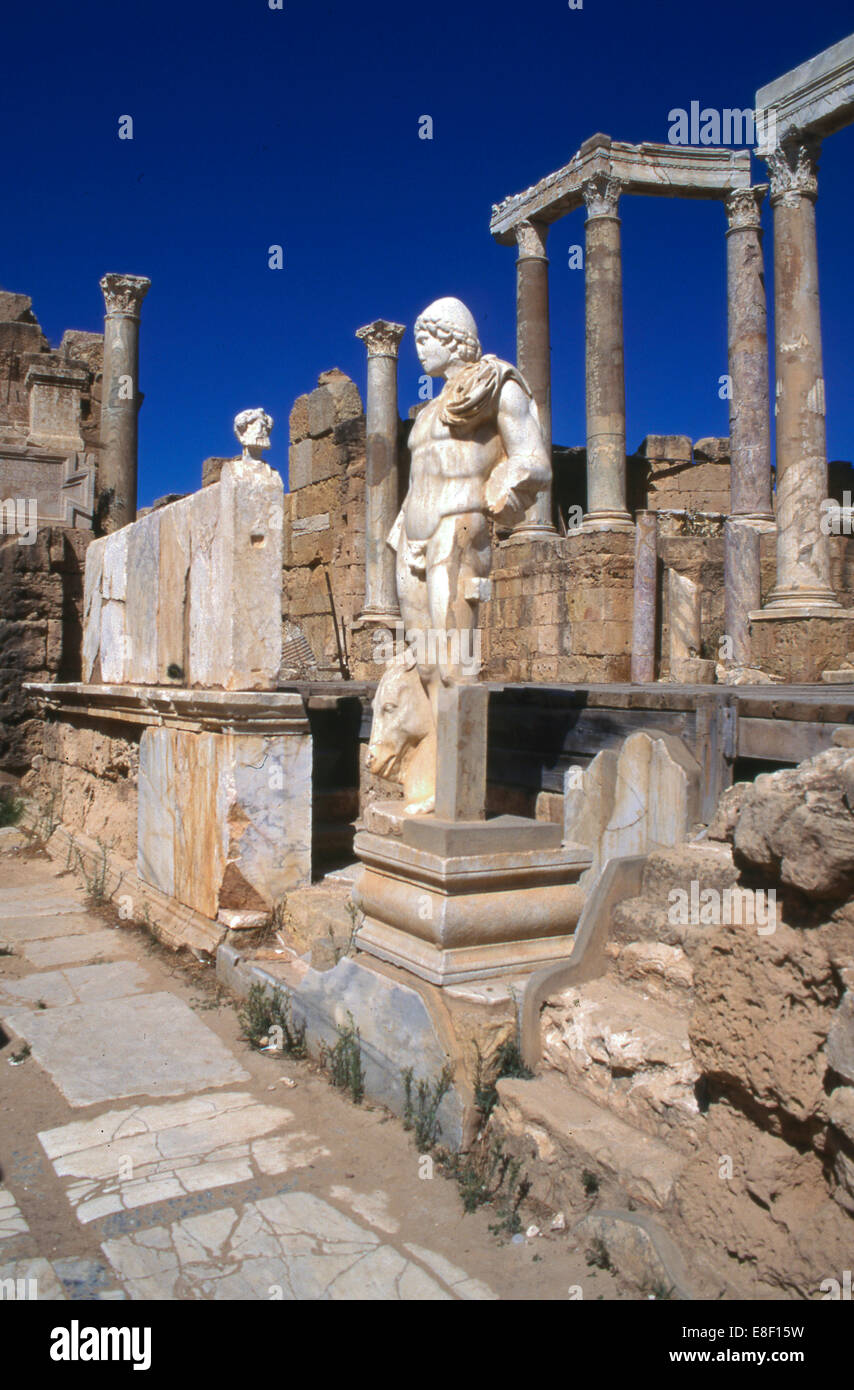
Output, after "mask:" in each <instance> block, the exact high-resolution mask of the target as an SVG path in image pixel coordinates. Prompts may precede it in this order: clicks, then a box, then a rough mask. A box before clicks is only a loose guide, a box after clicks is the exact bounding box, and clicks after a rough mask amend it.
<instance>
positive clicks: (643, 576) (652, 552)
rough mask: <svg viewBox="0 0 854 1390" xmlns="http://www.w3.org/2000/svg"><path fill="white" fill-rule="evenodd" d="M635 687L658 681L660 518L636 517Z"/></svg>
mask: <svg viewBox="0 0 854 1390" xmlns="http://www.w3.org/2000/svg"><path fill="white" fill-rule="evenodd" d="M635 523H636V530H635V576H634V608H633V613H632V673H631V680H632V684H633V685H634V684H636V683H637V684H646V683H648V682H650V681H654V680H655V614H656V606H657V598H658V514H657V513H656V512H647V511H642V512H638V513H637V515H636V517H635Z"/></svg>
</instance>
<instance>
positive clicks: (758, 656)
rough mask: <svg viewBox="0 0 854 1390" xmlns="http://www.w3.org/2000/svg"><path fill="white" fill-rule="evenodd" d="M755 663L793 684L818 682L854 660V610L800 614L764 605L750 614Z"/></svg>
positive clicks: (752, 656)
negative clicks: (778, 610)
mask: <svg viewBox="0 0 854 1390" xmlns="http://www.w3.org/2000/svg"><path fill="white" fill-rule="evenodd" d="M750 652H751V661H752V665H753V666H756V667H758V668H759V669H760V670H762V671H764V672H766V674H767V675H769V676H777V677H778V678H779V679H780V680H782V681H787V682H791V683H792V684H795V685H797V684H799V683H808V684H812V683H813V682H818V681H820V680H821V678H822V673H823V672H824V671H828V670H830V671H836V670H839V669H841V668H843V667H845V666H846V665H847V662H848V661H849V660H854V612H849V611H847V610H845V609H843V608H839V609H837V610H836V611H834V610H833V609H831V610H829V611H827V612H824V613H811V614H808V615H806V616H799V615H798V614H797V613H795V614H791V613H786V612H776V613H775V612H772V611H771V609H770V608H768V607H766V608H763V609H762V611H761V612H759V613H751V614H750Z"/></svg>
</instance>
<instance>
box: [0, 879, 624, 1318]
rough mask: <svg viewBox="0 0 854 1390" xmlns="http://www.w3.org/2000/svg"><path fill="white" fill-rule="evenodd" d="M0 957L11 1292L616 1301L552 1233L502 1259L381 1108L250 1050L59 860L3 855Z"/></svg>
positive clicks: (481, 1215)
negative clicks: (92, 903)
mask: <svg viewBox="0 0 854 1390" xmlns="http://www.w3.org/2000/svg"><path fill="white" fill-rule="evenodd" d="M0 943H5V946H6V948H7V951H8V953H6V954H3V955H0V1023H1V1024H2V1029H3V1033H4V1035H5V1045H4V1046H2V1049H0V1115H1V1116H2V1126H0V1167H2V1177H1V1178H0V1281H9V1280H14V1281H16V1283H15V1294H16V1296H17V1297H28V1296H29V1297H32V1296H37V1297H39V1298H41V1299H63V1298H68V1299H120V1298H132V1299H152V1298H169V1299H339V1298H340V1299H348V1298H359V1299H444V1300H448V1299H451V1300H453V1299H494V1298H498V1297H523V1298H543V1297H545V1298H567V1297H568V1296H572V1295H571V1294H568V1288H569V1286H571V1285H576V1286H577V1285H579V1284H580V1283H581V1282H582V1281H584V1283H585V1294H584V1296H585V1297H594V1298H595V1297H597V1295H598V1296H602V1295H604V1296H605V1297H613V1296H614V1289H613V1287H612V1285H611V1279H610V1276H609V1275H608V1274H607V1273H605V1272H602V1271H599V1272H591V1270H590V1269H589V1268H587V1267H586V1265H585V1262H584V1259H583V1252H580V1251H574V1250H573V1249H571V1248H570V1247H569V1245H568V1242H567V1237H566V1236H565V1235H562V1236H560V1237H559V1236H558V1235H555V1236H554V1237H546V1238H539V1239H536V1240H535V1239H533V1238H532V1239H531V1240H525V1241H524V1242H523V1243H521V1244H520V1243H518V1242H517V1243H516V1244H513V1243H510V1242H505V1243H503V1244H502V1243H499V1241H498V1240H497V1239H496V1237H495V1235H493V1234H490V1232H489V1229H488V1227H489V1223H490V1221H494V1220H495V1213H494V1212H489V1211H479V1212H477V1213H474V1214H471V1215H467V1216H466V1215H464V1214H463V1212H462V1207H461V1204H460V1199H459V1194H458V1191H457V1189H456V1186H455V1184H453V1183H451V1182H448V1181H446V1180H444V1179H442V1178H440V1177H438V1176H434V1177H433V1178H432V1179H431V1180H425V1177H424V1165H423V1162H421V1161H419V1155H418V1154H417V1153H416V1152H415V1149H414V1147H413V1145H412V1141H411V1138H410V1137H409V1136H408V1135H406V1134H405V1132H404V1131H403V1129H402V1127H401V1126H400V1124H399V1122H398V1121H396V1120H394V1119H393V1118H391V1117H389V1116H388V1115H387V1114H386V1113H385V1112H384V1111H381V1110H380V1109H378V1108H372V1107H370V1106H361V1107H358V1108H357V1107H355V1106H353V1105H352V1104H351V1103H350V1101H349V1100H348V1099H346V1098H345V1097H344V1096H343V1095H341V1094H340V1093H338V1092H335V1091H334V1090H333V1089H332V1088H331V1087H330V1086H329V1083H328V1081H327V1080H326V1078H325V1077H324V1076H323V1075H322V1074H320V1073H319V1072H318V1071H317V1069H316V1068H314V1067H312V1066H311V1065H309V1064H307V1063H301V1062H295V1061H293V1060H290V1059H287V1058H284V1059H283V1058H282V1057H280V1056H277V1057H270V1056H265V1055H263V1054H259V1053H254V1052H251V1051H250V1050H249V1049H248V1048H247V1047H246V1046H245V1044H243V1043H242V1042H241V1041H240V1038H239V1029H238V1026H237V1021H236V1014H235V1008H234V1001H232V1000H230V999H229V998H225V999H222V998H220V997H218V995H217V993H216V991H215V986H214V985H213V968H212V967H211V966H210V965H207V966H202V965H200V966H199V967H198V970H197V972H196V977H195V978H194V977H193V975H192V973H191V972H190V971H188V970H187V969H186V968H185V967H184V966H183V965H181V964H179V962H178V961H177V959H176V958H174V957H171V956H170V955H169V954H168V953H166V952H164V951H163V950H162V949H161V948H159V947H157V946H156V945H154V944H153V943H152V942H151V939H150V938H149V937H148V936H147V934H146V933H145V932H144V931H143V930H142V929H140V928H136V927H134V928H127V927H122V926H116V927H110V926H108V925H105V922H104V920H103V918H102V917H101V916H97V915H94V914H92V913H91V912H88V911H87V910H86V908H85V905H84V901H83V897H82V894H81V892H80V891H79V889H78V887H77V884H76V881H75V879H74V878H73V877H72V876H71V875H70V874H67V873H64V872H63V871H62V867H61V865H58V864H55V863H51V862H50V861H48V860H47V859H44V858H29V859H24V858H22V857H21V856H20V855H11V854H8V853H7V854H0ZM204 971H207V972H208V974H209V977H210V983H208V982H202V981H200V979H199V973H200V972H204ZM203 984H204V987H202V985H203ZM3 1041H4V1039H1V1038H0V1042H3ZM22 1054H27V1055H24V1056H22ZM16 1059H19V1060H16ZM597 1273H598V1277H597ZM594 1279H595V1280H596V1283H593V1282H591V1281H592V1280H594ZM597 1285H598V1287H597ZM4 1290H5V1296H6V1297H9V1296H10V1294H11V1290H12V1286H11V1285H9V1284H8V1283H7V1284H5V1285H4V1284H2V1283H0V1296H3V1291H4ZM575 1296H576V1297H577V1294H576V1295H575Z"/></svg>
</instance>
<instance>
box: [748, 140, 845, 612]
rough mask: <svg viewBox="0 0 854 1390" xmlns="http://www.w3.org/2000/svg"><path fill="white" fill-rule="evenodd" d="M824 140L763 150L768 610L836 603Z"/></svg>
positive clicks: (833, 606) (835, 605)
mask: <svg viewBox="0 0 854 1390" xmlns="http://www.w3.org/2000/svg"><path fill="white" fill-rule="evenodd" d="M817 159H818V143H817V142H815V141H802V142H798V141H793V142H788V141H787V142H786V143H785V144H784V145H783V146H778V148H777V149H776V150H774V151H773V153H772V154H770V155H768V156H767V157H766V161H765V162H766V163H767V165H768V171H769V174H770V178H771V206H772V207H773V209H774V321H775V333H776V343H775V363H776V367H775V375H776V379H777V380H776V397H777V411H776V413H777V582H776V584H775V586H774V589H773V590H772V592H771V594H770V595H769V597H768V602H767V604H766V607H765V610H764V611H765V612H766V613H767V614H768V615H769V616H772V615H773V616H777V615H779V616H785V615H786V614H789V615H791V616H793V617H794V616H804V617H809V616H811V615H812V614H813V613H822V612H825V611H826V610H828V609H839V604H838V603H837V602H836V599H835V597H834V593H833V590H832V589H831V587H830V546H829V543H828V538H827V536H826V535H824V534H823V533H822V530H821V518H822V510H821V504H822V502H823V501H824V500H825V499H826V497H827V446H826V442H825V429H824V376H823V372H822V360H821V324H820V320H819V298H818V257H817V252H816V235H815V200H816V197H817V194H818V179H817V172H818V163H817Z"/></svg>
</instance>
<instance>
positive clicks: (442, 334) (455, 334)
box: [415, 317, 483, 362]
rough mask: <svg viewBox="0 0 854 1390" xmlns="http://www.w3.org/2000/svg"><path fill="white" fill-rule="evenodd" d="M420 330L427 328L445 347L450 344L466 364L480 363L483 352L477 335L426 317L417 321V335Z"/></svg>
mask: <svg viewBox="0 0 854 1390" xmlns="http://www.w3.org/2000/svg"><path fill="white" fill-rule="evenodd" d="M419 328H426V329H427V330H428V332H429V333H431V334H432V335H433V337H434V338H438V339H439V342H440V343H442V344H443V345H444V346H448V344H450V345H451V346H452V347H453V348H455V349H456V350H457V352H458V353H459V356H460V357H461V358H462V360H463V361H464V362H479V361H480V358H481V356H482V352H483V350H482V348H481V346H480V340H479V339H478V337H477V334H476V333H467V332H466V330H465V329H464V328H454V327H453V326H452V325H451V324H449V323H442V321H441V319H433V318H424V317H421V318H418V319H416V320H415V332H416V333H417V332H418V329H419Z"/></svg>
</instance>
